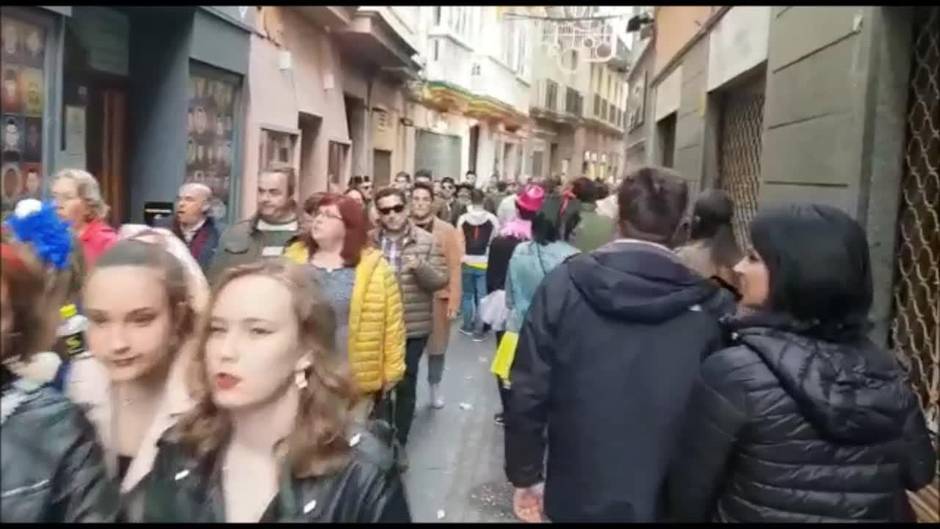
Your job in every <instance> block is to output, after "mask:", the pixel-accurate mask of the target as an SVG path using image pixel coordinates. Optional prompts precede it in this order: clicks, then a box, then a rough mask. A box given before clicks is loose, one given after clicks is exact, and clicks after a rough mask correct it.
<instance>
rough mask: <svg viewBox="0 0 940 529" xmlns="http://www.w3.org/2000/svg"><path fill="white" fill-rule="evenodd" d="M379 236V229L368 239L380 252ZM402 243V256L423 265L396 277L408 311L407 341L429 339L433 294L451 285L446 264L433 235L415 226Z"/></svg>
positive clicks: (406, 311)
mask: <svg viewBox="0 0 940 529" xmlns="http://www.w3.org/2000/svg"><path fill="white" fill-rule="evenodd" d="M379 234H380V230H377V229H376V230H372V232H371V233H370V234H369V239H370V240H371V241H372V244H374V245H375V247H376V248H378V249H379V250H380V251H381V249H382V242H381V241H380V240H379ZM403 244H404V248H403V249H402V255H403V256H406V255H410V256H413V257H415V258H416V259H417V260H418V261H419V262H420V265H419V266H418V267H417V268H415V269H414V270H409V271H404V270H402V271H400V272H396V274H395V277H396V278H397V279H398V286H399V288H401V301H402V305H403V306H404V309H405V311H404V312H405V329H406V330H407V335H408V338H419V337H424V336H429V335H430V334H431V327H432V321H433V320H432V315H431V310H432V300H433V298H434V294H435V292H437V291H438V290H440V289H442V288H444V287H446V286H447V283H448V274H447V262H446V260H445V258H444V252H443V250H441V248H440V246H438V244H437V241H436V240H435V239H434V236H433V235H431V234H430V233H428V232H426V231H424V230H422V229H421V228H418V227H416V226H415V225H413V224H410V228H409V231H408V233H407V234H406V235H405V237H404V239H403Z"/></svg>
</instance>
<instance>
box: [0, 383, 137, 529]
mask: <svg viewBox="0 0 940 529" xmlns="http://www.w3.org/2000/svg"><path fill="white" fill-rule="evenodd" d="M0 370H2V371H4V373H3V378H4V379H5V381H6V383H4V384H3V420H2V428H0V461H2V464H0V469H2V473H0V489H2V496H0V498H2V499H0V520H2V521H3V523H10V522H51V523H55V522H113V521H115V519H116V518H117V514H118V510H119V495H118V488H117V485H116V484H115V483H113V482H112V481H111V480H110V479H109V477H108V474H107V469H106V467H105V463H104V454H103V452H102V450H101V447H100V446H99V445H98V440H97V437H96V435H95V430H94V428H93V427H92V425H91V423H89V422H88V420H87V419H86V418H85V416H84V415H82V413H81V411H80V410H79V409H78V408H77V407H76V406H75V405H73V404H72V403H71V402H69V401H68V400H67V399H66V398H65V397H63V396H62V395H60V394H59V393H58V392H56V391H55V390H53V389H50V388H48V387H45V386H39V385H37V384H34V383H31V382H27V381H25V380H22V379H21V380H16V379H15V378H14V377H13V376H11V375H10V374H9V372H7V371H6V369H5V368H0Z"/></svg>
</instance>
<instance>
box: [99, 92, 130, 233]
mask: <svg viewBox="0 0 940 529" xmlns="http://www.w3.org/2000/svg"><path fill="white" fill-rule="evenodd" d="M100 101H101V108H102V113H101V116H102V128H101V144H100V145H99V146H98V149H99V152H100V153H101V167H100V168H99V169H98V172H97V175H98V178H99V179H100V182H101V187H102V192H103V193H104V195H105V200H106V201H107V202H108V204H110V205H111V213H110V215H109V220H110V221H111V224H112V225H113V226H119V225H120V224H121V223H122V222H123V221H125V220H127V219H128V218H129V217H130V212H129V211H127V185H126V184H127V180H126V178H127V162H126V161H127V144H126V137H127V94H126V92H125V91H124V90H123V89H113V88H109V89H105V90H103V91H102V92H101V94H100Z"/></svg>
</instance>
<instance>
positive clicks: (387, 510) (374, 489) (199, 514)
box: [143, 430, 411, 523]
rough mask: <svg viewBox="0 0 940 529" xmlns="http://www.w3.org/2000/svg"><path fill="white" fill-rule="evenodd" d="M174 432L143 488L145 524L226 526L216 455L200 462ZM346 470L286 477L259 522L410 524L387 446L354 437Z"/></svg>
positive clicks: (372, 438) (284, 474) (369, 436)
mask: <svg viewBox="0 0 940 529" xmlns="http://www.w3.org/2000/svg"><path fill="white" fill-rule="evenodd" d="M176 437H177V434H176V431H175V430H170V431H169V432H168V433H167V434H166V435H165V436H164V439H163V440H161V441H160V449H159V452H158V454H157V460H156V462H155V463H154V468H153V471H152V472H151V474H150V476H148V478H147V482H146V483H145V484H144V487H145V491H144V495H145V498H144V503H145V507H144V519H143V521H144V522H158V523H221V522H225V500H224V495H223V493H222V480H221V477H222V476H221V468H220V465H219V464H217V462H218V457H215V456H216V455H218V454H215V455H212V456H209V457H207V458H205V459H202V460H196V459H194V458H193V457H191V456H190V455H189V453H188V452H187V451H186V450H184V448H183V446H181V445H180V444H179V443H178V442H177V441H176V440H175V438H176ZM350 445H352V446H353V447H354V448H353V452H352V453H353V455H352V458H351V459H350V461H349V463H348V464H347V465H346V468H344V469H343V470H341V471H340V472H338V473H336V474H333V475H331V476H327V477H323V478H310V479H295V478H291V477H290V475H289V474H290V472H289V471H288V470H287V469H285V471H284V472H282V477H281V482H280V487H279V491H278V494H277V496H276V497H275V498H274V500H273V501H272V502H271V504H270V505H269V506H268V508H267V510H266V511H265V513H264V515H263V516H262V518H261V522H272V523H281V522H306V523H312V522H315V523H324V522H347V523H372V522H384V523H410V522H411V513H410V511H409V509H408V502H407V500H406V498H405V493H404V490H403V486H402V483H401V477H400V475H399V474H398V470H397V466H396V465H395V462H394V459H393V458H392V453H391V450H390V449H389V448H388V447H387V445H386V444H384V443H382V442H380V441H379V439H378V438H377V437H376V436H375V435H373V434H371V433H369V432H367V431H359V432H357V433H355V434H353V435H351V436H350Z"/></svg>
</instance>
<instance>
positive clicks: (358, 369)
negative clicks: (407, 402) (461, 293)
mask: <svg viewBox="0 0 940 529" xmlns="http://www.w3.org/2000/svg"><path fill="white" fill-rule="evenodd" d="M284 257H286V258H287V259H289V260H290V261H293V262H295V263H301V264H304V263H307V262H308V261H309V259H310V257H309V252H308V251H307V248H306V246H305V245H304V244H303V242H300V241H297V242H295V243H293V244H290V245H289V246H287V248H286V249H285V250H284ZM348 347H349V366H350V368H351V369H352V373H353V377H354V379H355V381H356V385H357V387H358V388H359V391H360V393H375V392H377V391H381V390H382V387H383V386H394V385H395V384H397V383H398V381H400V380H401V379H402V377H403V376H404V374H405V320H404V315H403V310H402V303H401V292H400V291H399V288H398V283H397V282H396V281H395V272H394V271H392V268H391V267H390V266H389V265H388V263H387V262H386V261H385V258H384V257H382V252H380V251H378V250H375V249H372V248H367V249H365V250H363V252H362V257H361V258H360V260H359V264H358V265H357V266H356V280H355V284H354V285H353V293H352V299H351V300H350V303H349V345H348Z"/></svg>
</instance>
